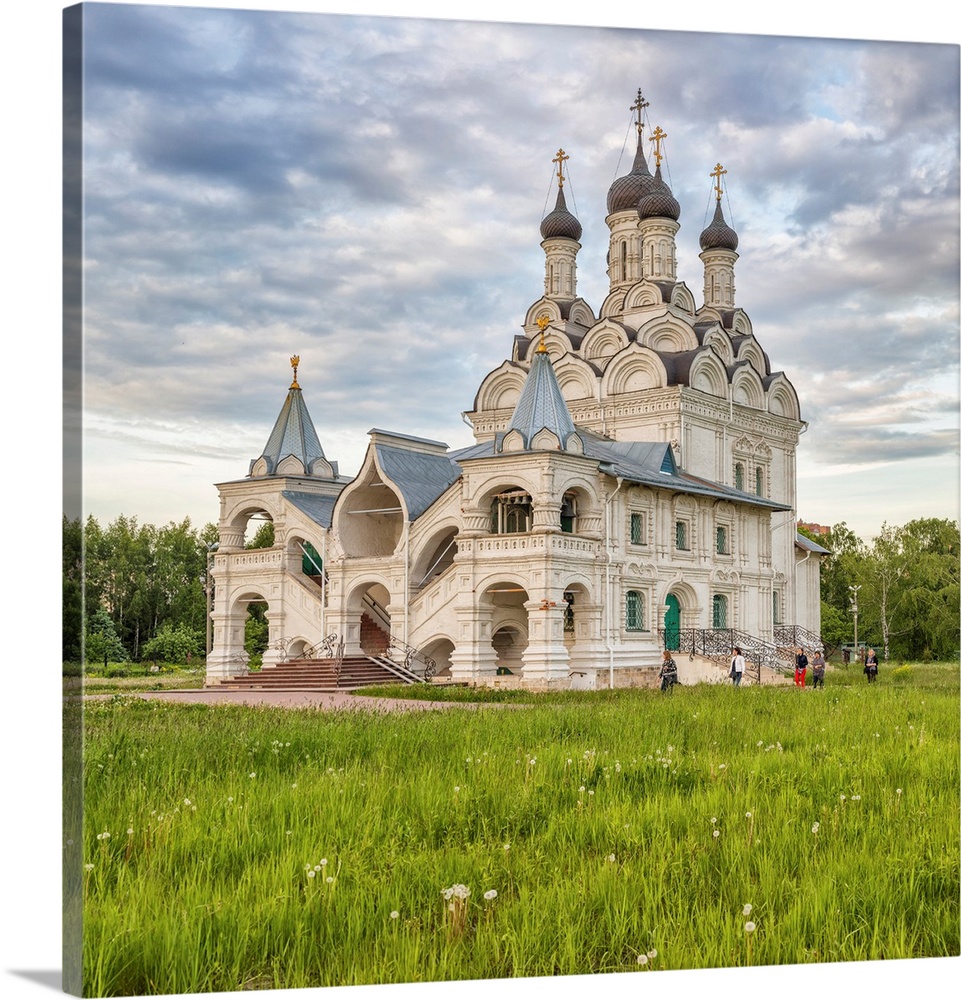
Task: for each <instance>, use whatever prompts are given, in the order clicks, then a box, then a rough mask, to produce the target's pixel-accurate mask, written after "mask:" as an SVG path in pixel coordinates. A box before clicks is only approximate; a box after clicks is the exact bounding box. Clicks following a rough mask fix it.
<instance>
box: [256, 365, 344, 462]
mask: <svg viewBox="0 0 961 1000" xmlns="http://www.w3.org/2000/svg"><path fill="white" fill-rule="evenodd" d="M290 367H291V368H292V369H293V371H294V377H293V381H292V382H291V383H290V388H289V389H288V390H287V398H286V399H285V400H284V405H283V406H282V407H281V410H280V415H279V416H278V417H277V420H276V422H275V423H274V429H273V430H272V431H271V432H270V437H269V438H268V439H267V444H266V445H265V446H264V450H263V451H262V452H261V453H260V455H259V456H258V457H257V458H255V459H254V460H253V461H252V462H251V463H250V472H249V473H248V475H250V476H324V477H329V476H331V475H334V476H336V474H337V472H336V466H335V464H334V463H331V462H328V461H327V459H326V457H325V456H324V449H323V448H322V447H321V444H320V438H319V437H318V436H317V431H316V430H315V429H314V422H313V421H312V420H311V419H310V413H309V412H308V411H307V404H306V403H305V402H304V394H303V392H302V390H301V388H300V383H299V382H298V381H297V369H298V368H299V367H300V355H299V354H295V355H294V356H293V357H292V358H291V359H290Z"/></svg>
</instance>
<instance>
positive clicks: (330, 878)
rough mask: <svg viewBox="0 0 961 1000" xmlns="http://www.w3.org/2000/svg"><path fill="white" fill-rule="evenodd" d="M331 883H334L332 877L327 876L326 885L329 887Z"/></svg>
mask: <svg viewBox="0 0 961 1000" xmlns="http://www.w3.org/2000/svg"><path fill="white" fill-rule="evenodd" d="M333 881H334V876H333V875H328V876H327V884H328V885H330V883H331V882H333Z"/></svg>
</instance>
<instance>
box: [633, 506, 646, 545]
mask: <svg viewBox="0 0 961 1000" xmlns="http://www.w3.org/2000/svg"><path fill="white" fill-rule="evenodd" d="M643 544H644V515H643V514H641V513H640V512H639V511H633V510H632V511H631V545H643Z"/></svg>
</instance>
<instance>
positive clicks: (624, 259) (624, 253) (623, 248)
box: [621, 243, 627, 281]
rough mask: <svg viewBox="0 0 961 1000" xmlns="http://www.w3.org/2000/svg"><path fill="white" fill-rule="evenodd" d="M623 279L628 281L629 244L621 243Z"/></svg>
mask: <svg viewBox="0 0 961 1000" xmlns="http://www.w3.org/2000/svg"><path fill="white" fill-rule="evenodd" d="M621 281H627V244H626V243H622V244H621Z"/></svg>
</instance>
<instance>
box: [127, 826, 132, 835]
mask: <svg viewBox="0 0 961 1000" xmlns="http://www.w3.org/2000/svg"><path fill="white" fill-rule="evenodd" d="M127 836H128V837H132V836H133V827H132V826H129V827H127Z"/></svg>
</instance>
